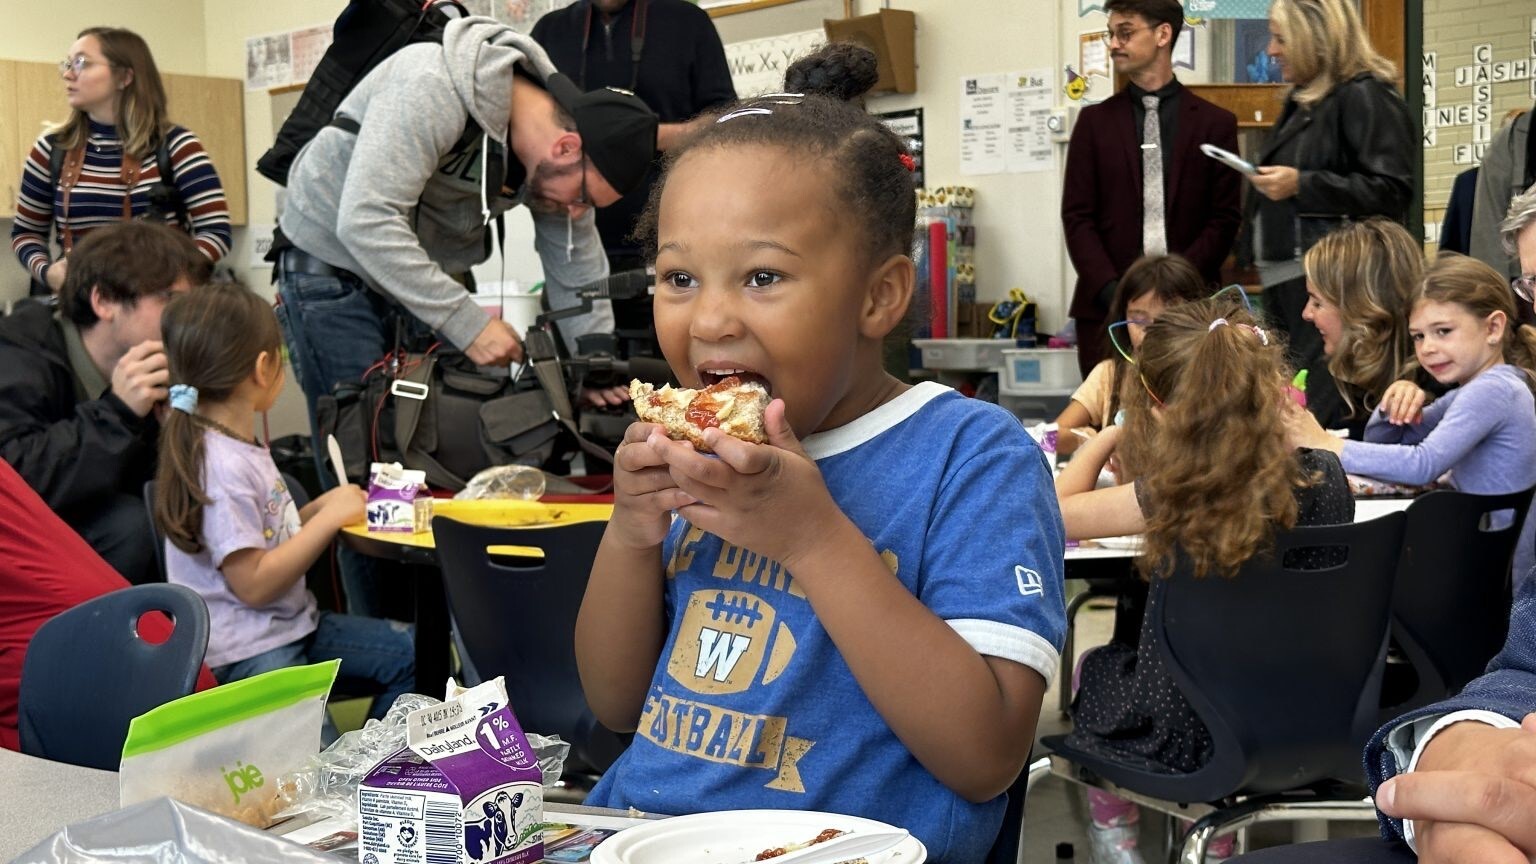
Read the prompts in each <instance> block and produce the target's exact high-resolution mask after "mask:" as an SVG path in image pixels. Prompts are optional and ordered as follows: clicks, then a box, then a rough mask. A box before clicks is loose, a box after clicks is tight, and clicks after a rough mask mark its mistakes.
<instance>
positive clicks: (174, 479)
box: [154, 409, 208, 555]
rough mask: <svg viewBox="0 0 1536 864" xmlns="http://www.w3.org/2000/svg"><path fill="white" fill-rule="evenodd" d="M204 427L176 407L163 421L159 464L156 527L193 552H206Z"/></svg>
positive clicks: (173, 541)
mask: <svg viewBox="0 0 1536 864" xmlns="http://www.w3.org/2000/svg"><path fill="white" fill-rule="evenodd" d="M203 459H204V454H203V427H202V426H201V425H199V424H198V422H197V421H196V420H194V419H192V415H191V414H188V413H186V412H184V411H181V410H179V409H173V410H172V411H171V412H170V413H169V414H168V415H166V418H165V422H164V423H162V424H160V461H159V464H158V465H157V466H156V467H155V501H154V507H155V512H154V518H155V526H156V527H157V528H159V529H160V532H161V533H163V534H164V535H165V539H167V540H169V541H170V542H171V544H172V545H174V546H175V547H176V548H177V549H180V550H181V551H183V552H186V553H187V554H189V555H195V554H197V553H198V552H201V551H203V507H204V506H206V505H207V504H208V495H207V493H206V492H204V491H203Z"/></svg>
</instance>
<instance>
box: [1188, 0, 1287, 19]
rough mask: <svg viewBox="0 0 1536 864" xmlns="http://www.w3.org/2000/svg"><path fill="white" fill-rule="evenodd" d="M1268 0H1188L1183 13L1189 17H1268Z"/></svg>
mask: <svg viewBox="0 0 1536 864" xmlns="http://www.w3.org/2000/svg"><path fill="white" fill-rule="evenodd" d="M1269 4H1270V0H1188V2H1186V3H1185V4H1184V14H1185V15H1187V16H1189V17H1190V18H1223V19H1226V18H1258V19H1267V18H1269Z"/></svg>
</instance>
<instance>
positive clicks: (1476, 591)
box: [1388, 489, 1531, 716]
mask: <svg viewBox="0 0 1536 864" xmlns="http://www.w3.org/2000/svg"><path fill="white" fill-rule="evenodd" d="M1530 506H1531V490H1529V489H1527V490H1525V491H1524V492H1512V493H1509V494H1507V495H1472V494H1469V493H1466V492H1453V491H1450V490H1444V491H1437V492H1431V493H1429V494H1428V495H1424V496H1422V497H1420V498H1415V499H1414V501H1413V503H1412V504H1410V505H1409V506H1408V509H1407V511H1406V519H1407V521H1406V523H1405V526H1404V531H1403V554H1402V557H1401V559H1400V560H1399V561H1398V564H1397V585H1396V589H1395V593H1394V595H1393V598H1392V636H1393V638H1394V639H1395V640H1396V641H1397V644H1398V645H1399V646H1400V647H1401V648H1402V651H1403V654H1404V655H1405V656H1406V657H1407V659H1408V662H1409V663H1410V664H1412V666H1413V670H1414V672H1415V673H1416V674H1417V676H1418V683H1417V687H1416V690H1415V692H1414V693H1413V694H1412V695H1411V696H1410V697H1409V698H1408V699H1407V700H1405V701H1404V702H1403V703H1401V704H1400V705H1397V706H1393V708H1392V709H1390V710H1389V712H1388V713H1391V714H1392V715H1393V716H1396V715H1397V714H1399V713H1402V712H1403V711H1407V710H1409V709H1412V708H1416V707H1419V706H1421V705H1428V704H1429V703H1431V702H1436V701H1439V700H1441V699H1444V698H1445V697H1447V696H1450V695H1451V694H1453V693H1456V692H1457V691H1459V690H1460V689H1461V688H1462V687H1464V686H1466V684H1467V682H1468V681H1471V680H1472V679H1473V678H1476V677H1477V676H1479V675H1481V674H1483V670H1484V668H1485V667H1487V665H1488V661H1489V660H1492V659H1493V656H1494V655H1495V654H1497V653H1499V649H1500V648H1501V647H1502V646H1503V645H1504V637H1505V635H1506V633H1507V632H1508V629H1509V612H1510V604H1511V602H1512V600H1511V593H1510V564H1511V562H1512V561H1513V560H1514V557H1515V547H1516V546H1517V545H1518V542H1519V540H1520V536H1521V528H1522V526H1523V525H1524V523H1525V518H1526V514H1527V512H1528V511H1529V509H1530ZM1495 514H1497V515H1498V516H1499V518H1497V519H1495V518H1493V517H1494V515H1495ZM1511 514H1512V515H1511ZM1494 526H1498V527H1494ZM1522 575H1523V574H1522Z"/></svg>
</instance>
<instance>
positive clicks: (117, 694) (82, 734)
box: [18, 584, 208, 771]
mask: <svg viewBox="0 0 1536 864" xmlns="http://www.w3.org/2000/svg"><path fill="white" fill-rule="evenodd" d="M148 612H163V613H165V614H166V615H167V616H169V617H170V618H171V620H172V621H173V622H174V628H175V629H174V630H173V631H172V633H171V637H170V638H169V639H167V640H166V641H165V642H163V643H161V644H159V645H151V644H150V643H148V642H146V641H144V640H143V639H141V638H140V637H139V633H138V624H139V618H141V617H142V616H143V615H144V614H145V613H148ZM207 649H208V607H207V606H204V605H203V599H202V598H201V597H199V596H197V594H196V592H194V591H192V590H191V589H190V588H184V587H182V586H180V585H165V584H150V585H134V586H131V587H128V588H124V589H122V590H120V591H113V592H112V593H110V594H103V595H101V596H100V597H96V598H94V599H91V600H88V601H86V602H84V603H82V604H80V605H79V606H76V607H75V608H73V609H70V610H68V611H66V612H60V613H59V614H58V615H55V616H53V617H52V618H50V619H49V620H48V621H47V622H46V623H45V624H43V626H42V627H39V628H38V630H37V633H36V635H34V636H33V637H32V642H31V643H30V644H29V645H28V646H27V656H26V659H25V660H23V661H22V668H21V692H20V706H19V709H20V710H19V712H18V714H19V718H18V719H19V723H18V725H19V731H20V733H21V752H23V753H26V754H29V755H32V756H38V757H41V758H44V759H52V760H54V761H56V762H68V763H71V764H73V765H83V766H85V767H87V768H102V769H105V770H108V771H116V770H117V766H118V764H119V763H120V762H121V761H122V755H123V740H124V739H125V738H127V737H128V723H129V721H131V720H132V719H133V718H135V717H137V716H139V715H140V714H143V713H144V712H146V711H148V710H150V709H151V708H157V707H159V706H161V705H164V704H165V703H166V702H170V701H172V700H174V699H180V698H181V697H183V696H186V695H188V694H189V693H191V692H192V690H193V689H194V688H195V687H196V686H197V674H198V671H199V670H200V669H201V668H202V665H203V654H204V652H206V651H207Z"/></svg>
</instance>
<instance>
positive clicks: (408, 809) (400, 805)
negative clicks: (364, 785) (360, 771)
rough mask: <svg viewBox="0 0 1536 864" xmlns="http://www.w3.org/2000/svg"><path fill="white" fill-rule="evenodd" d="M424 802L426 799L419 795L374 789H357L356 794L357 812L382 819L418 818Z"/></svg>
mask: <svg viewBox="0 0 1536 864" xmlns="http://www.w3.org/2000/svg"><path fill="white" fill-rule="evenodd" d="M425 803H426V799H425V798H424V797H422V796H421V795H404V794H401V793H399V792H380V791H378V790H375V789H359V790H358V796H357V810H358V812H359V813H362V814H364V815H366V816H378V817H380V818H383V819H420V818H421V817H422V807H423V805H424V804H425Z"/></svg>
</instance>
